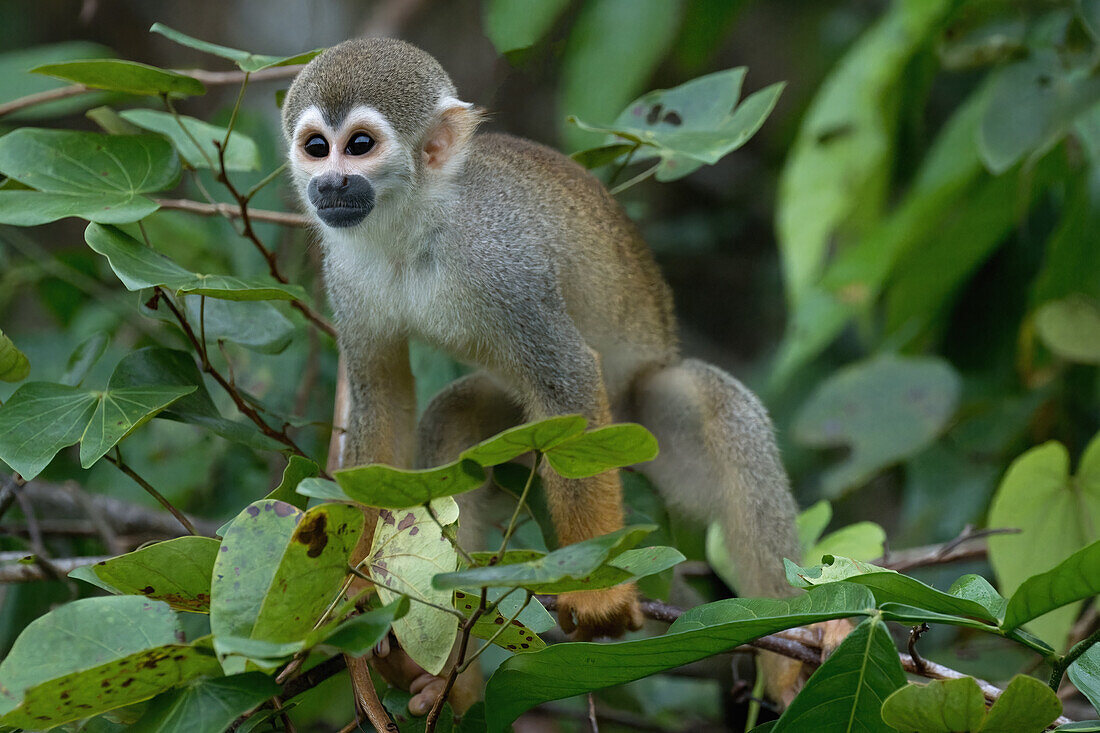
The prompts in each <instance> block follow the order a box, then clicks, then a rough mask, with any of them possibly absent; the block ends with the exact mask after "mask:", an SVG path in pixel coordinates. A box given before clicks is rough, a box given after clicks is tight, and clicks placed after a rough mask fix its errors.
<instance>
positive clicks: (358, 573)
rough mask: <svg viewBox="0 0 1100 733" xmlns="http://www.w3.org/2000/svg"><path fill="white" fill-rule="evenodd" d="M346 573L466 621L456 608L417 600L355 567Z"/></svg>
mask: <svg viewBox="0 0 1100 733" xmlns="http://www.w3.org/2000/svg"><path fill="white" fill-rule="evenodd" d="M348 572H349V573H351V574H352V575H354V576H355V577H357V578H362V579H363V580H366V581H368V582H371V583H373V584H374V585H375V586H377V587H379V588H381V589H382V590H388V591H389V592H390V593H393V594H394V595H397V596H407V597H408V599H409V600H410V601H416V602H417V603H423V604H424V605H425V606H430V607H431V608H434V609H435V610H437V611H443V612H444V613H449V614H451V615H452V616H457V617H458V619H459V620H460V621H465V620H466V617H465V616H463V615H462V611H459V610H458V609H457V608H447V607H446V606H440V605H439V604H437V603H432V602H431V601H425V600H424V599H423V598H417V597H416V596H414V595H412V594H411V593H408V592H406V591H403V590H398V589H397V588H393V587H390V586H388V585H386V584H385V583H380V582H379V581H378V580H376V579H375V578H372V577H371V576H369V575H367V574H366V573H364V572H363V571H362V570H360V569H359V568H357V567H354V566H352V565H348Z"/></svg>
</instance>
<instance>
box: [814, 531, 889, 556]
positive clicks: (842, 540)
mask: <svg viewBox="0 0 1100 733" xmlns="http://www.w3.org/2000/svg"><path fill="white" fill-rule="evenodd" d="M885 548H886V530H884V529H883V528H882V527H880V526H879V525H877V524H875V523H874V522H856V523H855V524H849V525H848V526H847V527H841V528H840V529H838V530H837V531H836V532H830V533H829V534H827V535H825V536H824V537H822V538H821V540H819V541H818V542H817V544H815V545H814V546H813V547H811V548H810V549H809V550H808V551H807V553H806V555H805V557H806V558H807V561H808V562H811V563H818V562H820V561H821V558H822V557H824V556H825V555H836V556H840V557H850V558H852V559H853V560H862V561H865V562H866V561H868V560H874V559H876V558H880V557H882V555H883V552H884V551H885Z"/></svg>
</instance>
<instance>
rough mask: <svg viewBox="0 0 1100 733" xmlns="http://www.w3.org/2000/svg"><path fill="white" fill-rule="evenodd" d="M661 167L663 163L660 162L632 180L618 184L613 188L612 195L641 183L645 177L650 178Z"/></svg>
mask: <svg viewBox="0 0 1100 733" xmlns="http://www.w3.org/2000/svg"><path fill="white" fill-rule="evenodd" d="M660 167H661V164H660V163H658V164H657V165H655V166H653V167H652V168H646V169H645V170H644V171H642V172H641V173H639V174H638V175H636V176H634V177H633V178H631V179H630V180H628V181H623V182H622V183H621V184H619V185H618V186H615V188H613V189H611V195H612V196H616V195H618V194H620V193H622V192H623V191H625V190H626V189H628V188H630V187H631V186H634V185H636V184H638V183H641V182H642V181H644V180H645V179H647V178H649V177H650V176H652V175H653V174H654V173H656V172H657V169H658V168H660Z"/></svg>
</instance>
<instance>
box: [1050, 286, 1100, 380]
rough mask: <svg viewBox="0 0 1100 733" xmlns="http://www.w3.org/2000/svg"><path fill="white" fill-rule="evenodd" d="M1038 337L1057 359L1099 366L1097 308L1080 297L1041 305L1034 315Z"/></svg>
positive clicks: (1099, 339) (1098, 313)
mask: <svg viewBox="0 0 1100 733" xmlns="http://www.w3.org/2000/svg"><path fill="white" fill-rule="evenodd" d="M1035 330H1036V331H1038V333H1039V338H1041V339H1042V340H1043V342H1044V343H1045V344H1046V345H1047V346H1048V347H1049V348H1050V350H1051V351H1053V352H1054V353H1055V354H1057V355H1058V356H1060V357H1062V358H1063V359H1068V360H1069V361H1074V362H1080V363H1082V364H1100V305H1097V303H1096V301H1094V300H1092V299H1091V298H1087V297H1085V296H1083V295H1073V296H1070V297H1068V298H1064V299H1062V300H1052V301H1050V302H1049V303H1044V304H1043V306H1042V307H1040V308H1039V310H1038V311H1036V313H1035Z"/></svg>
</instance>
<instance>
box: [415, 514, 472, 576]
mask: <svg viewBox="0 0 1100 733" xmlns="http://www.w3.org/2000/svg"><path fill="white" fill-rule="evenodd" d="M424 508H425V509H426V510H427V511H428V516H429V517H431V518H432V521H433V522H435V523H436V526H438V527H439V533H440V534H441V535H443V536H444V537H446V538H447V541H448V542H450V543H451V547H453V548H454V550H455V552H457V553H458V554H459V555H461V556H462V559H463V560H465V561H466V562H467V563H469V564H470V565H475V564H476V563H475V562H474V559H473V558H472V557H470V553H468V552H466V550H465V549H463V547H462V545H460V544H458V538H457V537H455V535H454V530H453V529H450V528H448V527H445V526H444V525H443V522H442V521H440V519H439V515H438V514H436V512H435V509H432V503H431V502H430V501H428V502H425V503H424Z"/></svg>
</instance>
